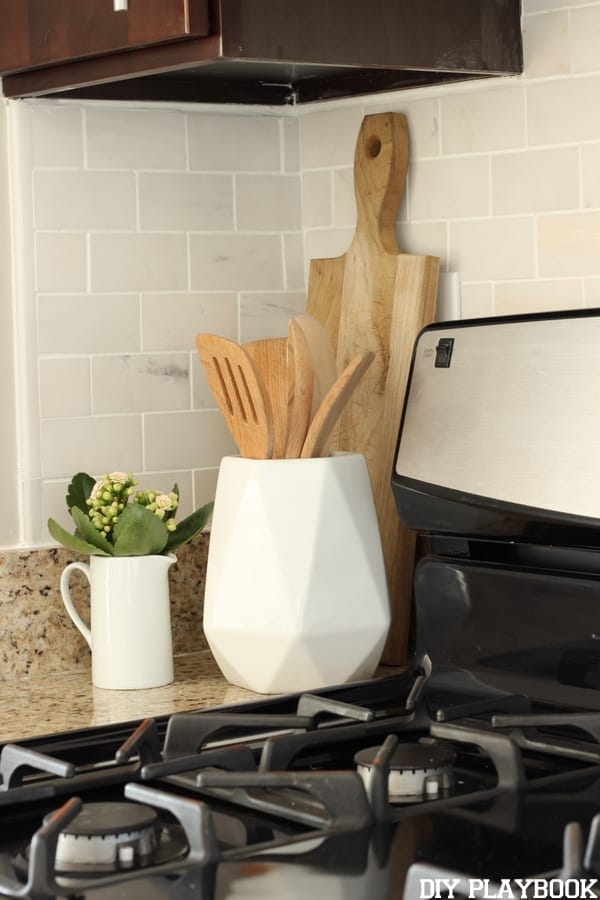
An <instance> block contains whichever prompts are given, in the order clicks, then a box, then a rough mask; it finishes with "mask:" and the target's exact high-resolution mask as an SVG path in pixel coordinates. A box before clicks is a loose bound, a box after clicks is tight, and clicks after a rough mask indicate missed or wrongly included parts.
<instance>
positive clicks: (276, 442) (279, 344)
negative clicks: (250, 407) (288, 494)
mask: <svg viewBox="0 0 600 900" xmlns="http://www.w3.org/2000/svg"><path fill="white" fill-rule="evenodd" d="M242 346H243V348H244V350H245V351H246V353H247V354H248V355H249V356H250V358H251V359H252V360H253V362H254V365H255V366H256V369H257V370H258V372H259V373H260V376H261V378H262V381H263V384H264V386H265V390H266V392H267V396H268V398H269V401H270V403H271V412H272V414H273V450H272V453H271V455H272V457H273V459H283V457H284V456H285V441H286V435H287V421H288V371H287V338H264V339H263V340H260V341H248V342H247V343H245V344H242Z"/></svg>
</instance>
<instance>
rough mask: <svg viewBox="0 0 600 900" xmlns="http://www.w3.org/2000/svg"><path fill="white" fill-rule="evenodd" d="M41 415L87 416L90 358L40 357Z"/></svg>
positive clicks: (49, 417) (89, 404) (88, 412)
mask: <svg viewBox="0 0 600 900" xmlns="http://www.w3.org/2000/svg"><path fill="white" fill-rule="evenodd" d="M39 373H40V416H41V417H42V419H52V418H66V417H69V416H89V415H90V413H91V403H90V362H89V359H88V357H87V356H78V357H69V358H67V359H61V358H58V359H40V365H39Z"/></svg>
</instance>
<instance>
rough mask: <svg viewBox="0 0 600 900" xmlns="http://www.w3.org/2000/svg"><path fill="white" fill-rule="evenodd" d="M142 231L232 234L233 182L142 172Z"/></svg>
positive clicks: (212, 177) (216, 177)
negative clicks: (223, 232) (221, 232)
mask: <svg viewBox="0 0 600 900" xmlns="http://www.w3.org/2000/svg"><path fill="white" fill-rule="evenodd" d="M138 180H139V198H140V199H139V203H140V228H141V229H142V231H144V230H147V231H232V230H233V180H232V178H231V176H229V175H197V174H192V173H190V172H186V173H178V172H169V173H161V172H141V173H140V174H139V176H138Z"/></svg>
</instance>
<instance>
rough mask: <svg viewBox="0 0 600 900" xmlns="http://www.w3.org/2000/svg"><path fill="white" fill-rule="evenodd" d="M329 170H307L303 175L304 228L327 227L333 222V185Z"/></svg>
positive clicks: (331, 174)
mask: <svg viewBox="0 0 600 900" xmlns="http://www.w3.org/2000/svg"><path fill="white" fill-rule="evenodd" d="M334 174H335V172H333V173H332V172H331V171H329V170H324V171H315V172H305V173H304V175H303V176H302V217H303V224H304V228H327V227H328V226H330V225H332V224H333V185H332V176H333V175H334Z"/></svg>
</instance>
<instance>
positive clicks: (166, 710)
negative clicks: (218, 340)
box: [0, 650, 400, 744]
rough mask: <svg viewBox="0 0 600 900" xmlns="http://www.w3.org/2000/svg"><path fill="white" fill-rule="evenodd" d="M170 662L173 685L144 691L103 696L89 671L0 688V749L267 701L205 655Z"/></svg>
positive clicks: (387, 670)
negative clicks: (58, 734)
mask: <svg viewBox="0 0 600 900" xmlns="http://www.w3.org/2000/svg"><path fill="white" fill-rule="evenodd" d="M174 662H175V680H174V681H173V682H172V683H171V684H168V685H166V686H165V687H160V688H148V689H147V690H137V691H109V690H105V689H103V688H97V687H94V686H93V685H92V681H91V673H90V671H89V669H88V670H84V671H80V672H69V673H59V674H55V675H45V676H29V677H27V678H21V679H18V680H16V681H10V682H3V683H0V744H2V743H5V742H7V741H12V742H18V741H19V740H25V739H26V738H33V737H43V736H45V735H50V734H54V733H56V732H61V731H74V730H78V729H83V728H93V727H97V726H102V725H109V724H112V723H116V722H137V721H140V720H142V719H145V718H148V717H152V716H163V715H171V714H172V713H176V712H185V711H186V710H192V709H207V708H209V707H213V706H225V705H230V704H234V703H244V702H246V701H250V700H256V699H259V700H260V699H265V698H266V697H267V696H268V695H266V694H256V693H253V692H252V691H247V690H244V688H241V687H236V686H235V685H233V684H230V683H229V682H228V681H227V680H226V679H225V678H224V677H223V675H222V674H221V671H220V669H219V667H218V666H217V664H216V662H215V661H214V659H213V657H212V654H211V653H210V651H207V650H202V651H199V652H197V653H188V654H185V655H182V656H176V657H175V660H174ZM398 671H400V670H399V669H396V668H392V667H390V666H380V667H379V669H378V670H377V673H376V674H377V675H379V676H385V675H392V674H396V673H397V672H398ZM271 696H272V695H271Z"/></svg>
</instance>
